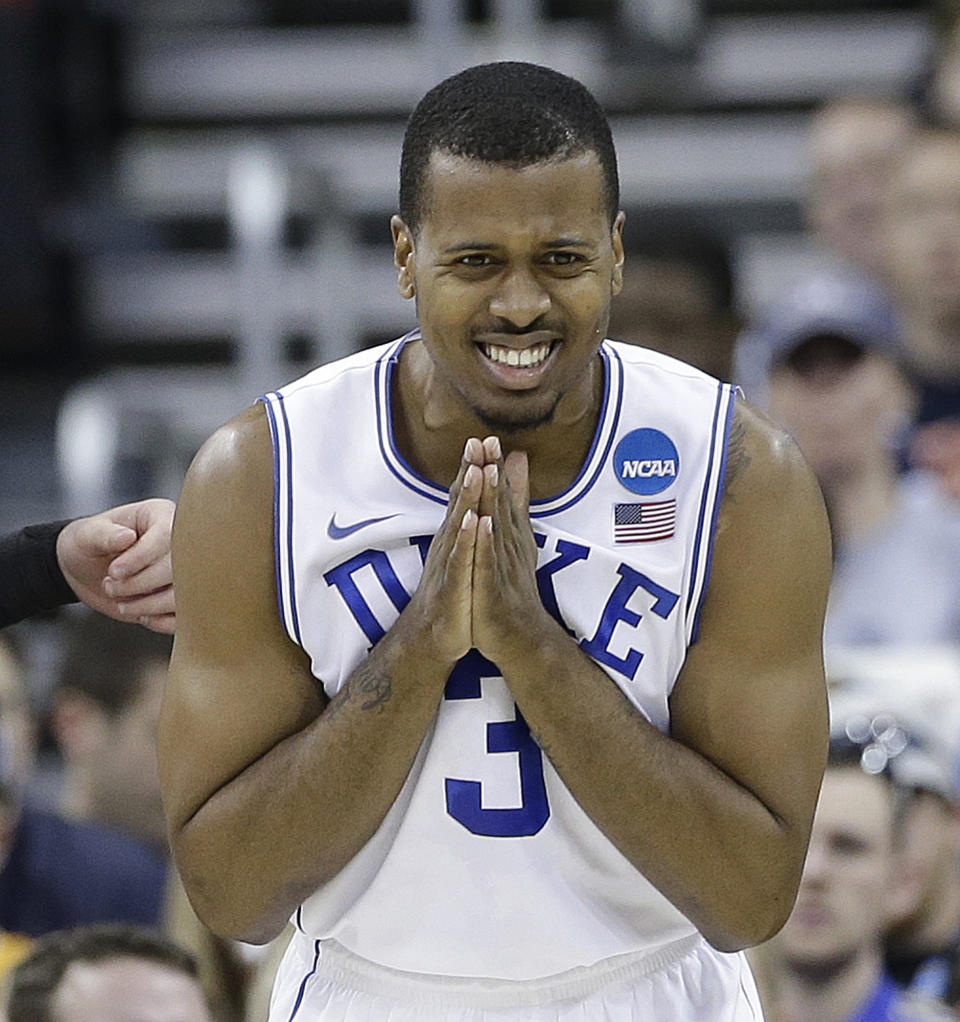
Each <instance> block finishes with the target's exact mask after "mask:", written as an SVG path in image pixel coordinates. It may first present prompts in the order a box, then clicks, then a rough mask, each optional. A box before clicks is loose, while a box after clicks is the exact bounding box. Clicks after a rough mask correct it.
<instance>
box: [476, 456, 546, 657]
mask: <svg viewBox="0 0 960 1022" xmlns="http://www.w3.org/2000/svg"><path fill="white" fill-rule="evenodd" d="M483 451H484V468H483V489H482V492H481V495H480V505H479V508H478V514H479V518H478V523H477V539H476V551H475V553H474V562H473V627H472V631H473V644H474V646H476V647H477V649H478V650H479V651H480V652H481V653H482V654H483V655H484V656H485V657H487V658H488V659H489V660H492V661H493V662H494V663H495V664H497V665H499V666H501V667H505V665H507V664H508V663H510V662H512V661H513V660H516V659H518V658H522V657H524V656H526V655H528V654H529V650H530V643H531V640H533V639H535V636H536V634H537V631H538V629H540V628H542V627H545V626H546V627H549V622H550V620H551V619H549V616H548V615H547V612H546V610H545V609H544V606H543V602H542V600H541V599H540V594H539V591H538V589H537V580H536V570H537V544H536V541H535V540H534V537H533V529H532V527H531V525H530V483H529V474H528V465H527V455H526V453H525V452H523V451H512V452H511V453H510V454H509V455H508V456H507V458H506V459H504V458H503V454H502V450H501V446H500V441H499V439H498V438H497V437H487V439H486V440H484V441H483Z"/></svg>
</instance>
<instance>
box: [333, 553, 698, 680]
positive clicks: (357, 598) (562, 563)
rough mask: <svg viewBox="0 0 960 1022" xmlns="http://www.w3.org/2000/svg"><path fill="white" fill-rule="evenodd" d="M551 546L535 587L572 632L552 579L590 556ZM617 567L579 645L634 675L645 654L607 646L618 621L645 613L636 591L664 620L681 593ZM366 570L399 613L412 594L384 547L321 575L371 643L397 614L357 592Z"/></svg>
mask: <svg viewBox="0 0 960 1022" xmlns="http://www.w3.org/2000/svg"><path fill="white" fill-rule="evenodd" d="M535 538H536V541H537V546H538V548H539V550H540V552H541V555H542V554H543V552H544V550H545V549H546V546H547V537H546V536H544V535H543V534H542V533H536V534H535ZM410 543H411V544H413V545H416V546H418V547H419V549H420V554H421V557H422V558H423V559H426V554H427V549H428V547H429V539H428V538H427V537H423V536H415V537H412V538H411V539H410ZM551 545H552V547H553V550H552V551H551V553H554V554H555V556H552V557H550V559H549V560H544V562H543V563H542V564H540V565H539V566H538V568H537V586H538V589H539V592H540V598H541V600H542V601H543V605H544V607H545V608H546V609H547V611H548V612H549V613H550V614H551V615H552V616H553V618H554V619H555V620H556V621H558V622H559V623H560V624H561V625H563V627H564V628H566V630H567V632H569V633H570V634H571V635H573V634H574V633H573V631H572V630H571V629H570V628H569V627H568V626H567V624H566V623H565V621H564V619H563V616H562V614H561V612H560V607H559V604H558V603H557V594H556V589H555V587H554V578H555V576H556V575H558V574H559V573H560V572H562V571H570V570H571V569H572V570H573V571H576V568H575V567H574V566H575V565H582V564H583V562H586V561H587V560H588V559H589V556H590V548H589V547H586V546H584V545H582V544H580V543H574V542H572V541H570V540H565V539H557V540H555V541H554V542H553V543H552V544H551ZM548 556H549V555H548ZM615 570H616V575H618V576H619V579H616V578H614V577H613V576H612V575H611V579H610V585H611V588H610V594H609V596H608V597H607V600H606V603H605V604H604V606H603V609H602V611H601V614H600V621H599V624H598V625H597V630H596V631H595V632H594V634H593V636H591V637H590V638H582V639H581V640H580V647H581V649H583V650H584V652H586V653H588V654H589V655H590V656H592V657H593V658H594V659H595V660H598V661H599V662H600V663H602V664H605V665H606V666H607V667H612V668H613V669H614V670H616V671H619V672H620V673H621V674H623V675H624V676H625V677H627V678H630V679H633V678H634V677H635V676H636V673H637V669H638V668H639V666H640V662H641V661H642V660H643V652H642V651H641V650H639V649H635V648H632V647H631V648H630V649H629V650H628V651H627V654H626V656H618V655H616V654H615V653H613V652H612V651H611V650H610V648H609V647H610V643H611V640H612V638H613V635H614V631H615V629H616V628H617V626H618V625H621V624H623V625H626V626H627V627H629V628H633V629H636V628H637V626H638V625H639V624H640V622H641V620H642V619H643V613H642V612H641V611H637V610H633V609H631V608H630V606H629V604H630V602H631V601H632V600H634V597H635V595H636V594H637V593H638V592H643V593H645V594H647V595H648V596H650V597H651V598H652V602H649V601H648V602H649V607H648V608H647V609H649V610H650V612H651V613H653V614H655V615H656V616H657V617H659V618H661V619H664V620H666V618H668V617H669V616H670V614H671V613H672V612H673V609H674V608H675V607H676V605H677V601H678V600H679V598H680V597H679V594H677V593H674V592H671V591H670V590H669V589H667V588H666V587H665V586H662V585H660V584H659V583H657V582H655V581H654V580H653V579H651V578H650V577H648V576H647V575H645V574H643V573H642V572H639V571H636V570H635V569H634V568H632V567H630V565H628V564H619V565H618V566H617V567H616V569H615ZM367 571H369V572H372V573H373V576H374V577H375V578H376V580H377V582H378V583H379V584H380V586H381V587H382V589H383V592H384V594H385V595H386V596H387V598H388V599H389V600H390V602H391V603H392V604H393V606H394V607H395V608H396V611H397V614H400V612H401V611H402V610H403V608H404V607H405V606H406V605H407V603H409V601H410V594H409V593H408V592H407V591H406V589H404V587H403V585H402V583H401V582H400V579H399V577H398V575H397V572H396V571H395V570H394V567H393V565H392V564H391V563H390V557H389V555H388V554H387V553H386V552H385V551H383V550H374V549H370V550H364V551H363V552H362V553H359V554H355V555H354V556H352V557H349V558H347V560H345V561H341V563H340V564H338V565H337V566H336V567H334V568H331V569H330V570H329V571H327V572H325V574H324V576H323V577H324V580H325V581H326V583H327V585H329V586H333V587H334V588H335V589H336V590H337V592H338V593H339V594H340V596H341V598H342V599H343V602H344V603H345V604H346V606H347V609H348V610H349V611H350V614H351V615H352V617H353V619H354V621H356V623H357V625H358V626H359V627H360V630H361V631H362V632H363V634H364V635H365V636H366V637H367V639H368V640H369V641H370V643H371V644H375V643H377V642H379V641H380V639H382V638H383V636H384V635H385V634H386V632H387V629H388V628H390V626H391V625H392V624H393V620H396V618H393V620H391V621H385V620H380V619H378V617H377V614H376V612H375V610H374V608H373V607H372V606H371V605H370V602H369V601H368V600H367V598H366V597H365V596H364V595H363V593H362V592H361V591H360V587H359V586H358V585H357V582H356V580H355V576H356V575H357V574H358V573H360V572H367Z"/></svg>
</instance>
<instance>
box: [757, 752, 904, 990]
mask: <svg viewBox="0 0 960 1022" xmlns="http://www.w3.org/2000/svg"><path fill="white" fill-rule="evenodd" d="M893 813H894V808H893V796H892V793H891V792H890V789H889V787H888V785H887V783H886V782H885V781H884V780H883V779H882V778H878V777H871V776H869V775H867V774H865V773H863V772H862V771H861V770H860V769H859V768H858V767H837V768H831V769H828V770H827V772H826V775H825V776H824V779H823V788H822V790H821V793H820V802H819V804H818V806H817V813H816V817H815V818H814V822H813V829H812V831H811V835H810V847H809V850H808V853H807V860H806V864H805V866H804V870H803V877H802V879H801V881H800V890H799V893H798V895H797V903H796V906H795V907H794V910H793V913H792V914H791V916H790V918H789V920H788V921H787V924H786V926H784V928H783V930H782V931H781V933H780V935H779V936H778V937H777V938H776V939H777V941H778V943H779V944H780V947H781V949H782V951H783V952H784V954H785V955H786V957H787V959H788V960H790V961H791V962H792V963H793V964H794V965H795V966H797V967H800V968H805V969H809V970H816V969H818V968H822V969H827V970H829V969H832V968H834V967H837V966H839V965H842V964H845V963H847V962H850V961H852V960H855V959H856V958H857V957H858V956H859V955H860V954H861V953H863V952H864V951H865V950H866V949H868V948H871V947H875V946H876V945H877V942H879V940H880V939H881V934H882V932H883V929H884V927H885V925H886V923H887V922H888V921H889V920H890V918H891V915H892V914H894V906H893V904H892V901H890V900H888V899H892V897H893V887H894V886H895V885H894V877H895V865H896V863H895V857H894V853H893V826H894V823H893Z"/></svg>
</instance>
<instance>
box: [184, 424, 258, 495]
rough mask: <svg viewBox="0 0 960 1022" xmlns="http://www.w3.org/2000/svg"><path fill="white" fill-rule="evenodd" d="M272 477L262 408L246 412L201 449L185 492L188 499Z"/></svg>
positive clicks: (192, 466)
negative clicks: (196, 495) (192, 496)
mask: <svg viewBox="0 0 960 1022" xmlns="http://www.w3.org/2000/svg"><path fill="white" fill-rule="evenodd" d="M272 476H273V448H272V444H271V440H270V427H269V425H268V422H267V416H266V411H265V409H264V408H263V406H262V405H253V406H251V407H250V408H247V409H245V410H244V411H243V412H241V413H240V414H239V415H238V416H236V418H234V419H231V420H230V421H229V422H227V423H226V424H225V425H223V426H221V427H220V428H219V429H218V430H217V431H216V432H215V433H214V434H213V435H212V436H211V437H210V438H209V439H208V440H207V441H206V442H205V443H204V444H203V446H202V447H201V448H200V450H199V451H198V452H197V455H196V457H195V458H194V459H193V462H192V464H191V465H190V470H189V472H188V473H187V478H186V482H185V486H184V489H185V491H187V493H188V496H190V495H193V494H194V493H196V494H198V495H203V494H207V493H208V492H210V491H216V490H217V489H219V488H221V487H222V488H230V487H238V486H240V487H242V486H249V485H253V486H255V487H257V488H259V485H260V484H261V483H262V481H263V479H264V478H265V477H266V478H267V479H268V480H269V479H272Z"/></svg>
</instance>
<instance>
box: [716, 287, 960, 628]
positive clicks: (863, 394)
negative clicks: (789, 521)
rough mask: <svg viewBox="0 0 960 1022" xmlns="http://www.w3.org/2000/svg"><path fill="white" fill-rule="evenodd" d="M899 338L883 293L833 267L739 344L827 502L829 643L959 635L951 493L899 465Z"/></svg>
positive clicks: (904, 407) (910, 396)
mask: <svg viewBox="0 0 960 1022" xmlns="http://www.w3.org/2000/svg"><path fill="white" fill-rule="evenodd" d="M897 338H898V333H897V326H896V320H895V318H894V316H893V314H892V310H891V308H890V305H889V302H888V301H887V299H886V298H885V297H884V295H883V292H882V291H880V290H879V289H877V287H876V285H873V284H871V283H869V282H868V281H866V280H865V279H863V278H858V277H847V276H842V275H836V274H834V275H830V276H823V277H813V278H810V279H808V280H806V281H805V282H804V283H803V284H802V285H800V286H799V287H797V288H796V289H795V290H794V291H793V292H791V293H789V294H788V295H787V296H786V297H785V299H784V300H783V301H782V302H781V303H780V304H778V305H777V306H775V307H774V308H773V309H771V310H770V313H769V315H768V317H767V318H766V319H765V320H764V321H763V322H762V323H761V324H759V326H758V327H756V328H755V329H753V330H752V331H751V333H750V334H749V336H747V337H745V338H744V339H743V342H742V346H741V348H740V354H739V364H740V366H741V367H742V369H743V371H744V372H745V374H746V375H748V376H749V372H747V370H748V369H749V370H750V372H752V373H753V375H754V377H755V378H756V379H758V380H762V381H763V387H762V389H761V388H759V387H757V386H756V385H755V388H754V389H755V391H758V390H759V393H755V395H754V396H755V398H756V399H758V400H759V401H760V402H761V404H765V406H766V410H767V411H768V412H769V414H770V415H771V416H772V418H773V419H774V420H776V421H777V422H778V423H779V424H780V425H782V426H784V427H785V428H786V429H787V430H788V432H789V433H791V434H792V436H793V438H794V439H795V440H796V442H797V444H798V445H799V447H800V450H801V451H802V453H803V455H804V457H805V458H806V460H807V461H808V463H809V464H810V466H811V468H812V469H813V471H814V473H815V475H816V476H817V481H818V482H819V483H820V486H821V488H822V490H823V494H824V498H825V500H826V503H827V510H828V513H829V516H830V524H831V530H832V533H833V540H834V553H835V564H834V574H833V580H832V585H831V593H830V604H829V607H828V611H827V623H826V641H827V643H828V645H843V646H850V645H865V644H874V643H885V642H912V643H922V642H952V641H957V640H958V639H960V505H957V504H956V502H954V501H952V500H950V499H949V497H948V496H947V495H946V494H945V493H944V492H943V491H942V489H941V487H940V485H939V483H938V481H937V480H936V478H935V477H934V476H933V475H932V474H930V473H926V472H922V471H919V470H915V471H910V472H906V473H904V472H902V470H901V468H902V457H901V456H902V445H903V443H904V440H905V437H906V435H907V432H908V429H909V427H910V425H911V422H912V417H913V411H914V407H915V395H914V391H913V388H912V386H911V384H910V382H909V379H908V377H907V374H906V372H905V371H904V369H903V367H902V364H901V353H900V349H899V346H898V341H897ZM736 382H741V380H740V379H738V380H737V381H736ZM747 394H748V397H749V396H751V394H750V391H749V389H748V391H747Z"/></svg>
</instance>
